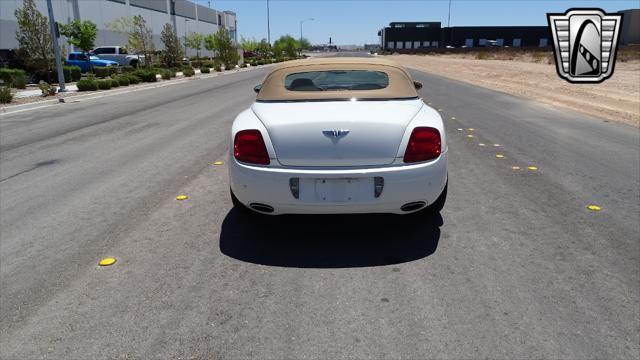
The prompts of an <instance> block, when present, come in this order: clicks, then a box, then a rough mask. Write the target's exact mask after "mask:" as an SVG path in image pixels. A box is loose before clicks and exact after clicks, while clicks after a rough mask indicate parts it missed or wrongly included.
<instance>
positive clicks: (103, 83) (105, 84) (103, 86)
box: [98, 80, 111, 90]
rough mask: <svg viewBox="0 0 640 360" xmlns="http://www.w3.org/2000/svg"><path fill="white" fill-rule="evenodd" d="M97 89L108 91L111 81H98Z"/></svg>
mask: <svg viewBox="0 0 640 360" xmlns="http://www.w3.org/2000/svg"><path fill="white" fill-rule="evenodd" d="M98 89H100V90H109V89H111V80H100V81H98Z"/></svg>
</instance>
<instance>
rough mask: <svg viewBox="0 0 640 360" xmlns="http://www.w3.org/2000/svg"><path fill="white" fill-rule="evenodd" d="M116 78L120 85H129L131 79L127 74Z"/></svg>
mask: <svg viewBox="0 0 640 360" xmlns="http://www.w3.org/2000/svg"><path fill="white" fill-rule="evenodd" d="M116 80H117V81H118V84H120V86H129V83H130V81H129V78H128V77H127V76H124V75H120V76H118V77H117V78H116Z"/></svg>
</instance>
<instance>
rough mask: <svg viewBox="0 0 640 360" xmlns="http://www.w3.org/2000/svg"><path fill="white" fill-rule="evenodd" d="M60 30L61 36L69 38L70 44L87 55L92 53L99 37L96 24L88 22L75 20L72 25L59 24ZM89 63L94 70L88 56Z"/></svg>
mask: <svg viewBox="0 0 640 360" xmlns="http://www.w3.org/2000/svg"><path fill="white" fill-rule="evenodd" d="M58 28H59V29H60V34H62V35H64V36H66V37H67V41H68V42H69V44H71V45H73V46H75V47H78V48H80V50H82V51H83V52H84V53H85V54H86V53H88V52H90V51H91V50H92V49H93V48H94V46H95V41H96V36H97V35H98V28H97V27H96V24H94V23H93V22H91V21H89V20H87V21H80V20H73V21H72V22H71V23H69V24H67V25H65V24H58ZM87 61H89V67H90V68H91V69H92V70H91V71H92V72H93V66H92V65H91V62H90V59H89V57H88V56H87Z"/></svg>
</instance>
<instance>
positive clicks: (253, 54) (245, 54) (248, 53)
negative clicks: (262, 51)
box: [242, 51, 258, 59]
mask: <svg viewBox="0 0 640 360" xmlns="http://www.w3.org/2000/svg"><path fill="white" fill-rule="evenodd" d="M256 56H258V54H257V53H256V52H255V51H245V52H243V53H242V57H243V58H245V59H246V58H252V57H256Z"/></svg>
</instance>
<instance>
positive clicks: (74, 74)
mask: <svg viewBox="0 0 640 360" xmlns="http://www.w3.org/2000/svg"><path fill="white" fill-rule="evenodd" d="M62 69H63V71H64V81H78V80H80V79H81V78H82V69H80V66H63V67H62ZM67 74H68V75H67Z"/></svg>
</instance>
